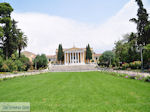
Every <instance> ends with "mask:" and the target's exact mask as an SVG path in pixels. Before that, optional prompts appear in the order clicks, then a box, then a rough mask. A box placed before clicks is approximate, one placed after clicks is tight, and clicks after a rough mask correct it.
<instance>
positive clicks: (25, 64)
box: [0, 54, 31, 72]
mask: <svg viewBox="0 0 150 112" xmlns="http://www.w3.org/2000/svg"><path fill="white" fill-rule="evenodd" d="M17 57H18V54H12V56H11V58H9V59H7V60H4V59H3V58H1V57H0V71H1V72H13V71H27V70H28V69H29V68H30V66H31V63H30V61H29V59H28V58H27V57H25V56H24V55H22V56H21V57H20V58H19V59H18V58H17Z"/></svg>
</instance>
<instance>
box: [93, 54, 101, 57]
mask: <svg viewBox="0 0 150 112" xmlns="http://www.w3.org/2000/svg"><path fill="white" fill-rule="evenodd" d="M101 55H102V54H94V56H95V57H99V56H101Z"/></svg>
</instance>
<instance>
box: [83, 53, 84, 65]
mask: <svg viewBox="0 0 150 112" xmlns="http://www.w3.org/2000/svg"><path fill="white" fill-rule="evenodd" d="M83 63H84V51H83Z"/></svg>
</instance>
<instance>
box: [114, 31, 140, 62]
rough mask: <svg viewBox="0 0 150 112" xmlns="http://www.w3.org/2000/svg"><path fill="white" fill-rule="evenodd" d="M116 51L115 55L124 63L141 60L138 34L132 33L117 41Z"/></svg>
mask: <svg viewBox="0 0 150 112" xmlns="http://www.w3.org/2000/svg"><path fill="white" fill-rule="evenodd" d="M114 52H115V56H116V57H117V58H118V59H119V61H120V62H122V63H125V62H126V63H129V62H133V61H139V60H140V59H139V58H140V53H139V52H138V50H137V40H136V34H135V33H131V34H128V35H125V36H124V38H123V39H122V40H119V41H118V42H116V43H115V48H114Z"/></svg>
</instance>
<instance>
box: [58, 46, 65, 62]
mask: <svg viewBox="0 0 150 112" xmlns="http://www.w3.org/2000/svg"><path fill="white" fill-rule="evenodd" d="M57 60H58V61H60V64H61V62H62V61H64V52H63V48H62V45H61V44H59V46H58V53H57Z"/></svg>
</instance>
